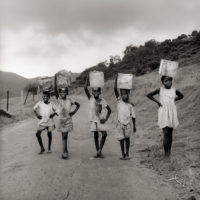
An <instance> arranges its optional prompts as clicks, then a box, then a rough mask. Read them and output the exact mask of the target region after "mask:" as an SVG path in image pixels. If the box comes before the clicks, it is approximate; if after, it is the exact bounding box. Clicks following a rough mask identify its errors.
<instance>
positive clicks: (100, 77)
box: [89, 71, 104, 88]
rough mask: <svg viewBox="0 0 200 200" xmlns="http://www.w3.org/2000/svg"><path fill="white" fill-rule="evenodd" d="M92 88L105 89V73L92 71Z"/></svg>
mask: <svg viewBox="0 0 200 200" xmlns="http://www.w3.org/2000/svg"><path fill="white" fill-rule="evenodd" d="M89 80H90V87H92V88H103V87H104V73H103V72H100V71H91V72H90V73H89Z"/></svg>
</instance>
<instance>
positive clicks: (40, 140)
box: [36, 130, 45, 154]
mask: <svg viewBox="0 0 200 200" xmlns="http://www.w3.org/2000/svg"><path fill="white" fill-rule="evenodd" d="M36 137H37V139H38V143H39V145H40V148H41V151H40V153H39V154H42V153H44V151H45V149H44V146H43V142H42V138H41V131H39V130H38V131H37V132H36Z"/></svg>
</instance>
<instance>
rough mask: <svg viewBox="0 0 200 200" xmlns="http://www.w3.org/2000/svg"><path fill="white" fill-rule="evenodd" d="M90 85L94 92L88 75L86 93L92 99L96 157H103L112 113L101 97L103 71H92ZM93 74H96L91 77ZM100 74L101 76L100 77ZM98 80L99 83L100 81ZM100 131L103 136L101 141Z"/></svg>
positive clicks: (91, 123) (92, 122)
mask: <svg viewBox="0 0 200 200" xmlns="http://www.w3.org/2000/svg"><path fill="white" fill-rule="evenodd" d="M90 73H91V74H90V86H91V87H92V94H90V92H89V90H88V86H89V77H87V80H86V84H85V87H84V89H85V93H86V95H87V97H88V99H89V101H90V131H92V132H94V142H95V147H96V151H97V154H96V156H94V157H95V158H103V157H104V156H103V154H102V149H103V146H104V144H105V141H106V137H107V128H106V122H107V120H108V118H109V116H110V114H111V109H110V107H109V106H108V104H107V102H106V100H105V99H103V98H100V95H101V87H103V84H102V83H103V81H102V80H103V76H102V75H103V74H102V73H101V72H90ZM91 76H95V79H96V81H95V79H94V77H91ZM98 76H99V77H98ZM98 80H100V81H99V83H98ZM99 132H101V133H102V137H101V140H100V143H99Z"/></svg>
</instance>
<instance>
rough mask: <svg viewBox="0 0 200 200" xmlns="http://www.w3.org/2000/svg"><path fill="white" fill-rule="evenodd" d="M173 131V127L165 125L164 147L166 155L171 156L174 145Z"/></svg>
mask: <svg viewBox="0 0 200 200" xmlns="http://www.w3.org/2000/svg"><path fill="white" fill-rule="evenodd" d="M172 133H173V128H169V127H165V128H163V134H164V136H163V147H164V150H165V156H166V157H169V156H170V154H171V146H172Z"/></svg>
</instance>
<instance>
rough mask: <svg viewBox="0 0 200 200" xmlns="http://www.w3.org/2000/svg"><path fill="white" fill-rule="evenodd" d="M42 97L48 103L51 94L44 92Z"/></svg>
mask: <svg viewBox="0 0 200 200" xmlns="http://www.w3.org/2000/svg"><path fill="white" fill-rule="evenodd" d="M42 98H43V101H44V103H48V102H49V99H50V95H49V94H43V97H42Z"/></svg>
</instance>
